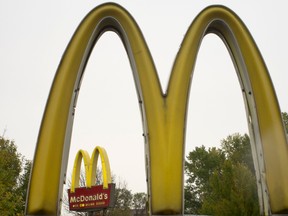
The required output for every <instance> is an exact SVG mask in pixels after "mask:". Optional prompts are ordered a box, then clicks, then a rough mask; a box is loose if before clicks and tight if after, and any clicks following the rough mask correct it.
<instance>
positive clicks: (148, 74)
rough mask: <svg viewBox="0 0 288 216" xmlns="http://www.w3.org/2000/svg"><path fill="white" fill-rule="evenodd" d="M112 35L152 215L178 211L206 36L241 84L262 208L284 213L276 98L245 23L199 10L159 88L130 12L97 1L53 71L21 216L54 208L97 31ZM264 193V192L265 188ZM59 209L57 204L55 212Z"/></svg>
mask: <svg viewBox="0 0 288 216" xmlns="http://www.w3.org/2000/svg"><path fill="white" fill-rule="evenodd" d="M107 30H112V31H115V32H117V33H118V35H119V36H120V38H121V39H122V41H123V44H124V46H125V48H126V51H127V54H128V56H129V60H130V64H131V67H132V70H133V75H134V79H135V83H136V87H137V93H138V97H139V101H140V108H141V111H142V118H143V128H144V135H145V138H146V139H145V140H146V144H147V152H146V155H147V156H146V159H147V164H148V190H149V191H148V192H149V195H150V200H149V201H150V208H151V214H152V215H181V214H183V163H184V137H185V128H186V126H185V121H186V115H187V104H188V97H189V88H190V82H191V77H192V74H193V68H194V65H195V62H196V57H197V53H198V49H199V46H200V44H201V41H202V39H203V37H204V36H205V34H207V33H210V32H213V33H216V34H217V35H219V36H220V37H221V38H222V39H223V41H224V42H225V44H226V45H227V47H228V50H229V51H230V53H231V57H232V59H233V61H234V63H235V68H236V71H237V74H238V77H239V80H240V84H241V86H242V89H243V96H244V100H245V103H246V109H247V119H248V123H249V127H250V129H251V130H250V136H252V142H254V144H255V145H253V150H254V151H253V152H254V156H255V157H254V159H255V164H256V167H257V168H258V170H257V176H258V178H259V180H261V184H260V185H259V188H260V190H259V197H260V200H261V207H262V212H263V213H264V214H269V213H271V212H272V213H279V212H282V213H283V212H287V211H288V185H287V183H286V182H287V179H288V176H287V175H288V173H287V172H286V164H288V150H287V141H286V136H285V132H284V127H283V123H282V120H281V113H280V111H279V106H278V102H277V99H276V95H275V92H274V89H273V86H272V82H271V80H270V78H269V74H268V71H267V69H266V67H265V64H264V62H263V59H262V57H261V55H260V53H259V51H258V49H257V47H256V45H255V43H254V41H253V39H252V37H251V35H250V34H249V32H248V30H247V29H246V27H245V25H244V24H243V23H242V22H241V20H240V19H239V18H238V17H237V16H236V15H235V14H234V13H233V12H232V11H230V10H229V9H227V8H225V7H222V6H213V7H209V8H207V9H205V10H203V11H202V12H201V13H200V14H199V15H198V16H197V17H196V19H195V20H194V22H193V23H192V25H191V26H190V28H189V29H188V31H187V33H186V35H185V38H184V40H183V43H182V45H181V48H180V50H179V52H178V55H177V58H176V60H175V63H174V66H173V69H172V73H171V77H170V81H169V85H168V90H167V92H166V94H164V93H163V92H162V90H161V86H160V83H159V79H158V76H157V73H156V69H155V67H154V63H153V60H152V58H151V55H150V53H149V50H148V48H147V45H146V43H145V40H144V38H143V36H142V34H141V31H140V29H139V28H138V26H137V24H136V22H135V21H134V20H133V18H132V17H131V15H129V13H128V12H127V11H125V10H124V9H123V8H122V7H120V6H118V5H116V4H104V5H101V6H99V7H97V8H95V9H94V10H93V11H91V12H90V13H89V14H88V15H87V17H86V18H85V19H84V20H83V21H82V23H81V24H80V26H79V27H78V29H77V31H76V32H75V34H74V36H73V38H72V39H71V41H70V43H69V45H68V47H67V49H66V51H65V53H64V55H63V58H62V60H61V63H60V65H59V68H58V70H57V73H56V76H55V79H54V82H53V85H52V88H51V92H50V95H49V98H48V102H47V105H46V109H45V113H44V116H43V120H42V124H41V128H40V132H39V137H38V142H37V148H36V154H35V157H34V165H33V171H32V175H31V180H30V188H29V193H28V200H27V209H26V213H27V214H28V215H39V214H41V215H49V214H57V213H58V212H59V209H58V206H59V204H60V203H61V201H60V200H61V195H62V194H61V193H62V187H63V185H62V182H63V180H64V178H65V171H66V167H67V157H68V152H69V145H70V137H71V129H72V123H73V115H74V109H75V106H76V100H77V95H78V92H79V88H80V83H81V79H82V76H83V71H84V68H85V65H86V63H87V60H88V57H89V54H90V52H91V50H92V48H93V45H94V44H95V43H96V41H97V40H98V38H99V37H100V36H101V34H102V33H103V32H105V31H107ZM265 191H268V194H267V192H265ZM57 209H58V210H57Z"/></svg>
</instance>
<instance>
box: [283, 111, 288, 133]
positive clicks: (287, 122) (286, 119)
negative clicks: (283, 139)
mask: <svg viewBox="0 0 288 216" xmlns="http://www.w3.org/2000/svg"><path fill="white" fill-rule="evenodd" d="M282 118H283V122H284V126H285V129H286V133H288V114H287V112H283V113H282Z"/></svg>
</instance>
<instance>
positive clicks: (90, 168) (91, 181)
mask: <svg viewBox="0 0 288 216" xmlns="http://www.w3.org/2000/svg"><path fill="white" fill-rule="evenodd" d="M99 154H100V159H101V165H102V175H103V188H105V189H107V188H108V184H110V183H111V172H110V163H109V159H108V156H107V153H106V150H105V149H104V148H102V147H100V146H96V147H95V149H94V150H93V153H92V156H91V158H90V156H89V154H88V153H87V151H84V150H79V151H78V152H77V154H76V157H75V160H74V166H73V172H72V180H71V192H72V193H74V192H75V188H78V187H79V179H80V171H81V163H82V158H83V160H84V165H85V178H86V187H87V188H91V186H94V185H95V184H96V182H95V180H96V169H97V161H98V157H99Z"/></svg>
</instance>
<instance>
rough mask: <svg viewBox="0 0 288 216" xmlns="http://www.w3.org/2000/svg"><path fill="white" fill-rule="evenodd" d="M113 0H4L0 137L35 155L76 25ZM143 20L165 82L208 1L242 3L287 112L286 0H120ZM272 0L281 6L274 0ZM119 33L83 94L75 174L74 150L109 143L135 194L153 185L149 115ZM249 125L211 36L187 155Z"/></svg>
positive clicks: (92, 67) (194, 96) (114, 164)
mask: <svg viewBox="0 0 288 216" xmlns="http://www.w3.org/2000/svg"><path fill="white" fill-rule="evenodd" d="M104 2H105V1H92V0H90V1H83V0H81V1H80V0H79V1H75V0H73V1H72V0H70V1H68V0H66V1H56V0H51V1H37V0H26V1H20V0H18V1H15V0H10V1H8V0H6V1H5V0H0V99H1V100H0V101H1V102H0V135H3V134H4V135H5V137H6V138H9V139H13V140H15V142H16V144H17V146H18V150H19V152H20V153H21V154H23V155H24V156H25V157H26V158H28V159H33V155H34V150H35V146H36V140H37V136H38V131H39V127H40V122H41V119H42V115H43V112H44V108H45V104H46V100H47V97H48V94H49V90H50V87H51V84H52V80H53V77H54V75H55V72H56V69H57V67H58V64H59V62H60V60H61V56H62V54H63V53H64V50H65V48H66V46H67V44H68V42H69V41H70V39H71V37H72V35H73V33H74V31H75V29H76V28H77V26H78V25H79V23H80V22H81V20H82V19H83V18H84V16H86V14H87V13H88V12H89V11H90V10H92V9H93V8H94V7H95V6H97V5H100V4H101V3H104ZM115 2H116V3H119V4H121V5H122V6H124V7H125V8H126V9H127V10H128V11H129V12H130V13H131V14H132V16H133V17H134V18H135V19H136V21H137V23H138V25H139V26H140V28H141V29H142V32H143V34H144V37H145V39H146V42H147V44H148V46H149V48H150V51H151V53H152V56H153V59H154V62H155V65H156V67H157V69H158V73H159V76H160V80H161V83H162V86H163V89H166V84H167V81H168V78H169V76H170V69H171V68H172V64H173V61H174V58H175V56H176V53H177V51H178V49H179V46H180V44H181V42H182V39H183V36H184V35H185V32H186V30H187V28H188V26H189V25H190V24H191V22H192V21H193V19H194V18H195V16H196V15H197V14H198V13H199V12H200V11H201V10H203V9H204V8H205V7H206V6H208V5H212V4H223V5H225V6H228V7H230V8H231V9H232V10H234V11H235V12H236V13H237V14H238V15H239V16H240V17H241V19H242V20H243V21H244V23H245V24H246V25H247V27H248V29H249V30H250V32H251V33H252V36H253V37H254V39H255V41H256V43H257V45H258V47H259V49H260V51H261V53H262V55H263V58H264V60H265V62H266V64H267V67H268V69H269V71H270V76H271V79H272V81H273V83H274V87H275V91H276V94H277V96H278V100H279V104H280V108H281V110H282V111H285V112H287V111H288V100H287V96H288V92H287V81H288V66H287V60H288V58H287V50H288V42H287V38H288V31H287V30H286V28H287V20H288V14H287V5H286V4H287V3H286V1H284V0H282V1H280V0H277V1H263V0H257V1H250V0H245V1H244V0H242V1H231V0H230V1H220V0H219V1H212V0H206V1H198V0H185V1H182V0H181V1H152V0H148V1H147V0H145V1H139V0H135V1H115ZM272 2H273V3H272ZM127 59H128V58H127V56H126V54H125V52H124V48H123V45H122V44H121V43H120V40H119V38H118V37H117V36H116V35H115V34H114V33H106V34H105V35H104V36H102V37H101V39H100V40H99V41H98V43H97V45H96V47H95V49H94V51H93V53H92V55H91V57H90V60H89V63H88V66H87V69H86V72H85V77H84V80H83V82H82V88H81V91H80V96H79V100H78V106H77V111H76V117H75V121H74V130H73V135H72V142H71V148H70V157H69V166H68V171H67V172H68V175H70V173H71V167H72V166H73V160H74V157H75V155H76V152H77V151H78V150H79V149H80V148H82V149H86V150H87V151H88V152H91V153H92V150H93V148H94V147H95V146H96V145H100V146H103V147H104V148H105V149H106V150H107V152H108V156H109V158H110V164H111V169H112V171H113V173H114V174H116V175H117V176H118V177H120V178H121V179H123V180H125V181H126V182H127V183H128V188H129V189H131V190H133V192H140V191H146V183H145V171H144V142H143V137H142V122H141V118H140V111H139V107H138V103H137V97H136V91H135V87H134V82H133V78H132V71H131V69H130V66H129V64H128V60H127ZM235 132H240V133H245V132H247V125H246V117H245V110H244V104H243V99H242V95H241V91H240V88H239V83H238V80H237V76H236V73H235V70H234V68H233V65H232V62H231V60H230V57H229V55H228V52H227V51H226V48H225V47H224V45H223V43H222V42H221V41H220V39H218V38H217V37H216V36H214V35H208V36H207V37H206V38H205V39H204V41H203V44H202V46H201V49H200V52H199V57H198V61H197V66H196V69H195V74H194V78H193V83H192V88H191V93H190V106H189V116H188V126H187V132H186V133H187V137H186V153H187V152H189V151H191V150H192V149H193V148H194V147H195V146H199V145H202V144H203V145H205V146H207V147H208V146H209V147H210V146H217V145H219V143H220V140H221V139H223V138H225V137H226V136H227V135H229V134H232V133H235Z"/></svg>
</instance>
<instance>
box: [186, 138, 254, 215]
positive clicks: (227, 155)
mask: <svg viewBox="0 0 288 216" xmlns="http://www.w3.org/2000/svg"><path fill="white" fill-rule="evenodd" d="M185 172H186V175H187V180H186V185H185V213H190V214H208V215H236V216H237V215H259V206H258V197H257V186H256V177H255V171H254V166H253V159H252V154H251V147H250V140H249V137H248V135H246V134H245V135H244V136H241V135H240V134H233V135H231V136H228V137H227V138H226V139H224V140H222V141H221V148H219V149H217V148H209V149H208V150H206V149H205V147H204V146H202V147H200V148H199V147H196V148H195V150H194V151H192V152H190V153H189V155H188V156H187V160H186V163H185Z"/></svg>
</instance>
